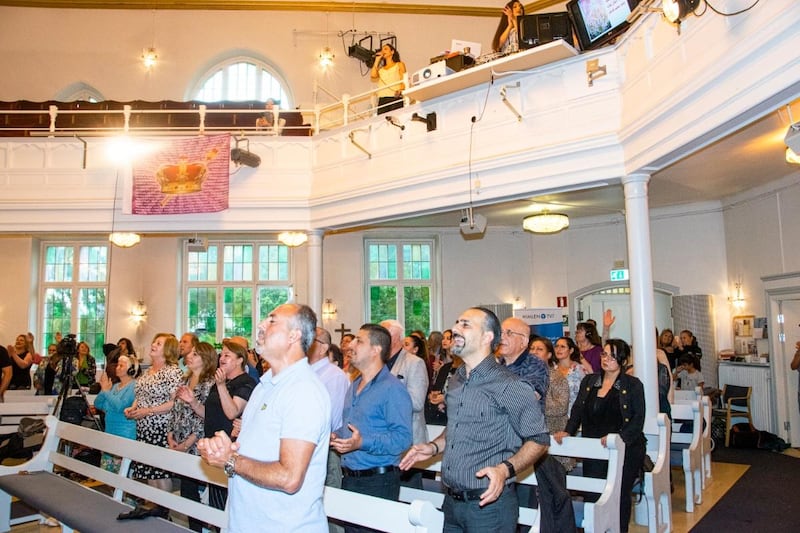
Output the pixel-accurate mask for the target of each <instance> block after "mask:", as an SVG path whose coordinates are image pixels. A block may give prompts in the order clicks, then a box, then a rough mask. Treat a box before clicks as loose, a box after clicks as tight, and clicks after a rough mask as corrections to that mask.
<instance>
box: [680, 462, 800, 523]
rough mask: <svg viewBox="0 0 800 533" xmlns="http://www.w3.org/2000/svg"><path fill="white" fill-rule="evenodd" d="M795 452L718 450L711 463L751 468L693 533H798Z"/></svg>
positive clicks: (799, 488) (799, 469) (799, 484)
mask: <svg viewBox="0 0 800 533" xmlns="http://www.w3.org/2000/svg"><path fill="white" fill-rule="evenodd" d="M798 457H799V454H798V453H797V450H792V451H791V452H790V453H776V452H770V451H764V450H739V449H734V448H724V447H721V448H718V449H717V450H715V451H714V455H713V458H714V459H713V460H714V461H715V462H724V463H740V464H748V465H751V467H750V468H748V469H747V472H745V473H744V475H743V476H742V477H741V479H739V481H738V482H737V483H736V484H735V485H734V486H733V487H732V488H731V489H730V490H729V491H728V492H727V493H726V494H725V496H723V497H722V499H720V500H719V502H717V503H716V504H715V505H714V506H713V508H711V509H710V510H709V511H708V513H707V514H706V515H705V516H704V517H703V519H702V520H700V522H699V523H698V524H697V525H696V526H695V527H694V528H693V529H692V532H693V533H704V532H709V533H718V532H720V531H723V532H730V533H733V532H739V531H742V532H751V531H752V532H761V531H764V532H769V533H784V532H785V533H797V532H799V531H800V458H798Z"/></svg>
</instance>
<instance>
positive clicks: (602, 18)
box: [567, 0, 640, 50]
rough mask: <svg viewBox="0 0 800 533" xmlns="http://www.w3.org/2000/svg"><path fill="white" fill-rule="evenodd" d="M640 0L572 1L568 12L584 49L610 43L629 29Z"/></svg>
mask: <svg viewBox="0 0 800 533" xmlns="http://www.w3.org/2000/svg"><path fill="white" fill-rule="evenodd" d="M639 1H640V0H571V1H570V2H568V3H567V12H568V13H569V16H570V18H572V24H573V25H574V27H575V34H576V35H577V36H578V42H579V43H580V46H581V50H594V49H595V48H600V47H601V46H604V45H606V44H608V43H609V42H610V41H612V40H614V38H616V37H617V36H618V35H619V34H621V33H622V32H624V31H625V30H627V29H628V26H630V24H628V21H627V20H626V19H627V18H628V15H630V13H631V11H632V10H633V9H634V8H635V7H636V6H637V5H638V4H639Z"/></svg>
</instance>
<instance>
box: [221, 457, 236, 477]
mask: <svg viewBox="0 0 800 533" xmlns="http://www.w3.org/2000/svg"><path fill="white" fill-rule="evenodd" d="M238 458H239V454H238V453H234V454H233V455H231V456H230V457H229V458H228V460H227V461H225V466H223V467H222V469H223V470H224V471H225V475H226V476H228V477H233V476H235V475H236V459H238Z"/></svg>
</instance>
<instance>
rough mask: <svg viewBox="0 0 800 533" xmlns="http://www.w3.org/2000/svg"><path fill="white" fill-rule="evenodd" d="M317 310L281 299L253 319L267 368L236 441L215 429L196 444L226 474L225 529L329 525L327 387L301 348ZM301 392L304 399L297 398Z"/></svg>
mask: <svg viewBox="0 0 800 533" xmlns="http://www.w3.org/2000/svg"><path fill="white" fill-rule="evenodd" d="M316 325H317V317H316V315H315V314H314V311H312V310H311V308H309V307H308V306H306V305H298V304H284V305H281V306H279V307H277V308H276V309H275V310H274V311H272V312H271V313H270V314H269V317H268V318H267V319H266V320H264V321H262V322H261V323H260V324H259V325H258V330H257V331H258V333H257V341H256V351H257V352H258V353H259V355H260V356H261V357H262V358H264V359H265V360H266V361H267V362H268V363H269V364H270V370H269V371H267V372H266V373H265V374H264V375H263V376H262V377H261V381H260V383H259V384H258V386H256V388H255V390H254V391H253V394H252V395H251V396H250V400H249V401H248V402H247V407H246V408H245V410H244V413H243V415H242V430H241V432H240V433H239V438H238V440H237V441H236V442H233V443H232V442H231V440H230V438H229V437H228V435H227V433H225V432H224V431H219V432H217V433H216V434H215V436H214V437H211V438H206V439H201V440H200V442H199V443H198V446H197V448H198V450H199V451H200V454H201V455H202V456H203V459H205V460H206V462H208V463H209V464H210V465H212V466H216V467H221V468H223V469H224V470H225V473H226V474H227V475H228V477H229V478H231V479H230V481H229V483H228V488H229V491H230V493H229V498H228V506H229V522H228V530H229V531H231V532H232V533H237V532H238V533H246V532H250V531H259V530H263V529H264V527H265V525H266V524H269V528H270V529H273V530H275V531H290V530H291V531H308V532H314V533H327V531H328V521H327V518H326V516H325V510H324V508H323V502H322V493H323V488H324V485H325V475H326V472H327V463H328V443H329V439H330V435H331V418H330V417H331V405H330V397H329V395H328V391H327V390H326V389H325V387H324V386H323V384H322V383H321V382H320V380H319V378H318V377H317V375H316V374H315V373H314V371H313V370H311V368H310V366H309V364H308V360H307V359H306V352H308V349H309V348H310V347H311V343H312V342H313V341H314V338H315V337H314V334H315V328H316ZM298 399H302V401H298Z"/></svg>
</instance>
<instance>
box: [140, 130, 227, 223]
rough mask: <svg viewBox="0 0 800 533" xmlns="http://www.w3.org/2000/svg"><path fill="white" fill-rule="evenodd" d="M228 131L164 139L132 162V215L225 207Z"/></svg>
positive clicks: (163, 213) (213, 210)
mask: <svg viewBox="0 0 800 533" xmlns="http://www.w3.org/2000/svg"><path fill="white" fill-rule="evenodd" d="M230 149H231V139H230V134H225V135H211V136H207V137H193V138H191V139H178V140H171V141H167V142H165V143H164V144H163V145H161V146H159V148H158V150H156V151H155V152H153V153H151V154H150V155H148V156H146V157H143V158H141V159H140V160H138V161H137V162H136V163H134V165H133V197H132V205H131V211H132V213H133V214H134V215H184V214H189V213H214V212H217V211H222V210H224V209H227V208H228V181H229V179H230V157H231V156H230Z"/></svg>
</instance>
